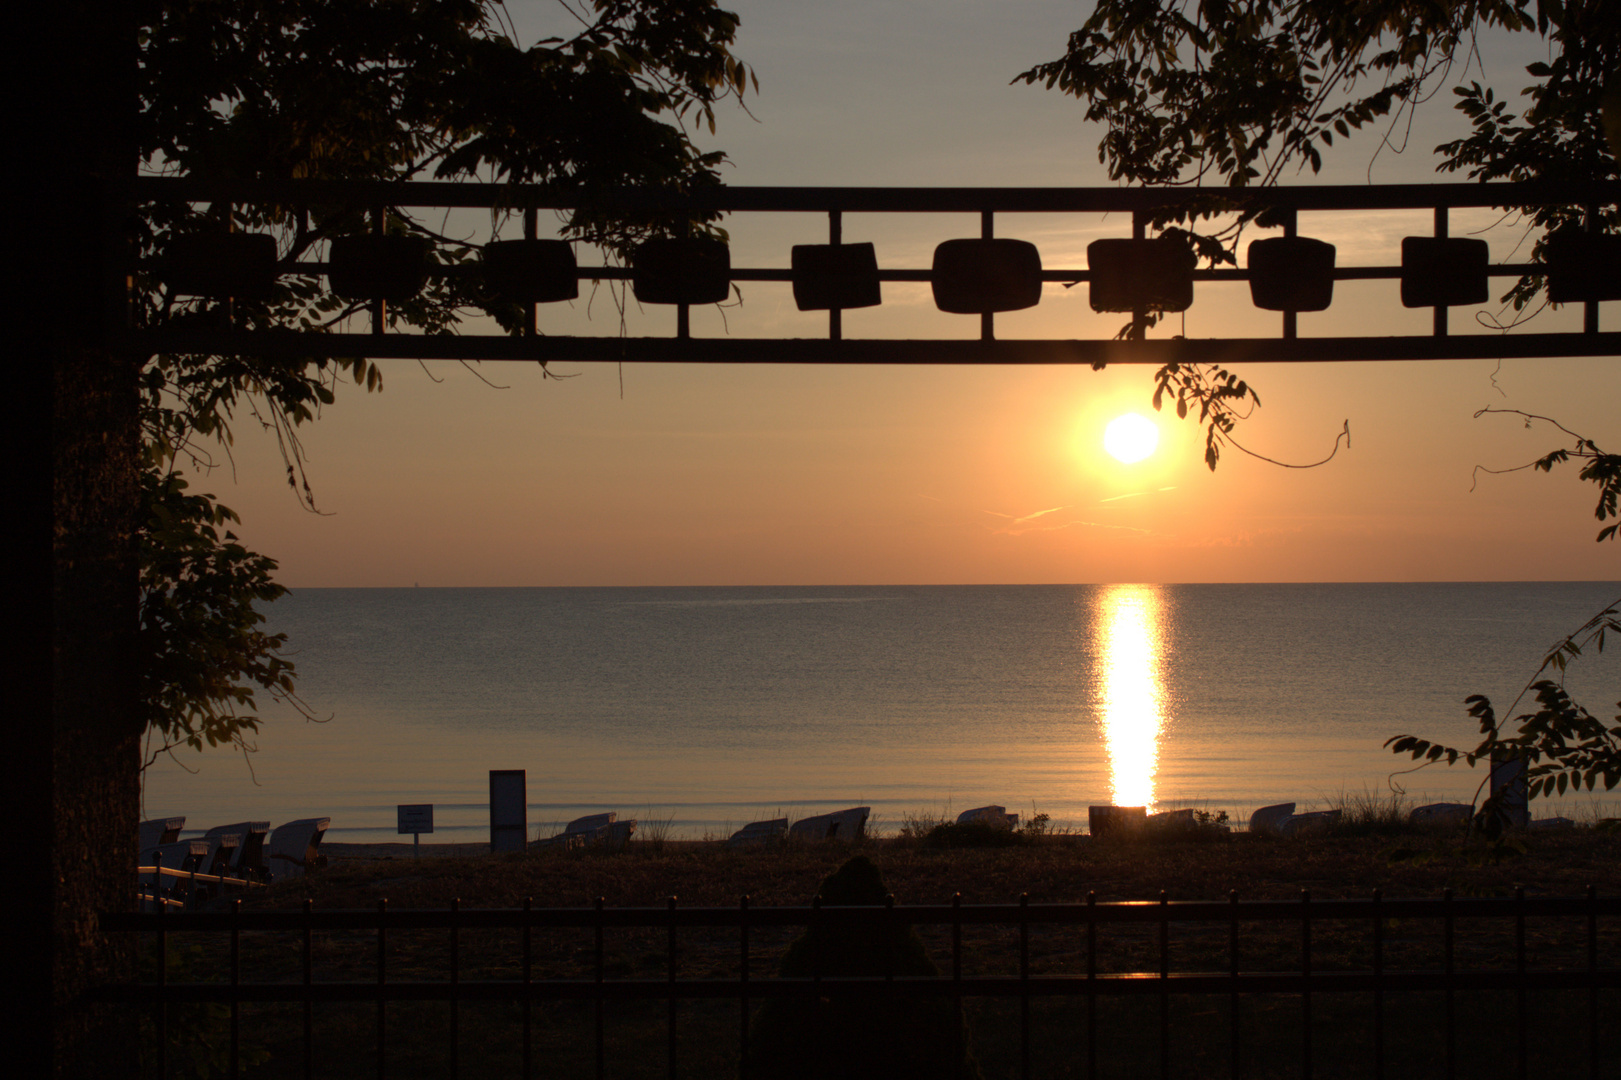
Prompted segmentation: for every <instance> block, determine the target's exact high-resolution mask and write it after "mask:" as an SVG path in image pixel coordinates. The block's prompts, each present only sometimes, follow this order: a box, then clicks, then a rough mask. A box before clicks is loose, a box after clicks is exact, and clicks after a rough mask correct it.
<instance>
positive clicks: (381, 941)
mask: <svg viewBox="0 0 1621 1080" xmlns="http://www.w3.org/2000/svg"><path fill="white" fill-rule="evenodd" d="M387 922H388V898H387V897H384V898H383V899H381V900H378V901H377V1080H383V1077H384V1076H385V1075H386V1073H387V1060H388V1059H387V1055H386V1053H385V1048H386V1047H387V1046H388V1040H387V1037H386V1036H387V1027H386V1024H387V1019H388V1002H387V999H386V998H385V997H384V995H383V987H384V985H385V984H386V983H387V981H388V979H387V975H388V928H387Z"/></svg>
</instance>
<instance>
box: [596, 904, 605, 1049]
mask: <svg viewBox="0 0 1621 1080" xmlns="http://www.w3.org/2000/svg"><path fill="white" fill-rule="evenodd" d="M602 902H603V898H602V897H600V896H599V897H597V901H596V905H595V906H596V932H597V942H596V945H597V958H596V959H597V973H596V974H597V1001H596V1006H597V1009H596V1012H597V1015H596V1028H597V1031H596V1038H597V1080H602V1078H603V1077H604V1076H605V1075H606V1073H607V1061H606V1058H605V1049H606V1048H605V1046H604V1045H603V1037H602V1036H603V1031H602V1028H603V1006H604V1004H605V1002H604V1000H603V983H602V980H603V968H602V961H603V956H602Z"/></svg>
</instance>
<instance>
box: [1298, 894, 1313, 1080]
mask: <svg viewBox="0 0 1621 1080" xmlns="http://www.w3.org/2000/svg"><path fill="white" fill-rule="evenodd" d="M1300 976H1301V979H1302V983H1301V986H1300V1075H1301V1076H1303V1077H1305V1078H1306V1080H1311V1072H1312V1069H1311V890H1310V889H1301V890H1300Z"/></svg>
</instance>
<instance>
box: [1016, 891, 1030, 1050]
mask: <svg viewBox="0 0 1621 1080" xmlns="http://www.w3.org/2000/svg"><path fill="white" fill-rule="evenodd" d="M1019 1076H1020V1077H1021V1078H1022V1080H1030V894H1029V893H1020V894H1019Z"/></svg>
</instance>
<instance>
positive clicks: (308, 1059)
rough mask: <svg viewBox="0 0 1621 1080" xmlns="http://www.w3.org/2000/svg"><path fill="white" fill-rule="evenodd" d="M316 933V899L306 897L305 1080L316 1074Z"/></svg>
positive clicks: (303, 951) (304, 952)
mask: <svg viewBox="0 0 1621 1080" xmlns="http://www.w3.org/2000/svg"><path fill="white" fill-rule="evenodd" d="M314 933H315V901H314V900H311V899H309V898H308V897H305V899H304V943H303V949H302V950H301V951H302V960H303V965H302V966H303V969H304V1080H310V1078H311V1077H313V1076H314V1075H315V1003H314V1002H313V1001H311V1000H310V994H311V990H310V984H311V983H312V982H313V981H314V960H313V955H312V953H313V949H312V939H313V938H314Z"/></svg>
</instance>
